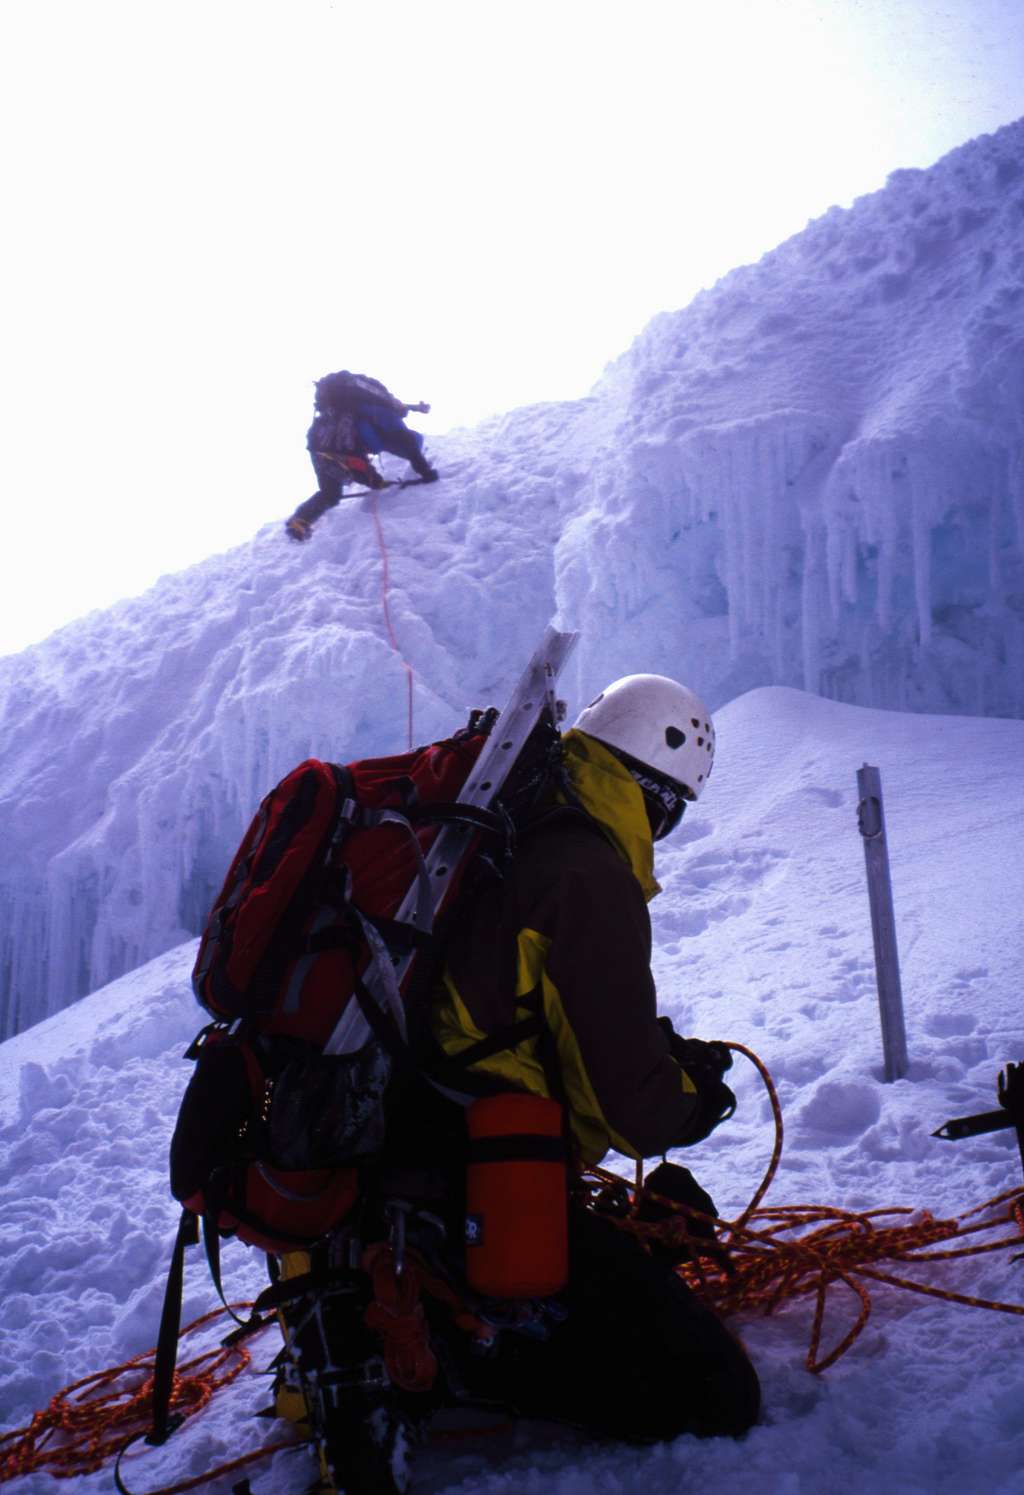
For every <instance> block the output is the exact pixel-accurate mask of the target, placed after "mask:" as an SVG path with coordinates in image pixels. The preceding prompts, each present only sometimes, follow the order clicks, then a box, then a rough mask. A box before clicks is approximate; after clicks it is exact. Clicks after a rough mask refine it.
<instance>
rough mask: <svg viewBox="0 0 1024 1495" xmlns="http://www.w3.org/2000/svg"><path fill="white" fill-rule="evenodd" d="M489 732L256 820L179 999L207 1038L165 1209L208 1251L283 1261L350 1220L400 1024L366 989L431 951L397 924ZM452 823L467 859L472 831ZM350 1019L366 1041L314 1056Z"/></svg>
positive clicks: (183, 1116)
mask: <svg viewBox="0 0 1024 1495" xmlns="http://www.w3.org/2000/svg"><path fill="white" fill-rule="evenodd" d="M490 724H491V723H490V722H489V721H486V720H481V719H479V718H478V719H476V720H474V721H473V722H471V725H470V727H469V728H467V729H466V730H465V731H464V732H462V733H459V734H458V735H456V736H455V737H452V738H449V739H447V740H446V741H443V742H436V743H431V744H430V745H429V746H427V747H423V748H418V749H417V750H416V751H414V752H411V753H405V754H402V755H400V756H397V757H392V758H373V759H364V760H362V761H360V762H356V763H350V764H347V765H346V766H344V767H341V766H339V765H337V764H333V763H322V762H319V761H318V760H316V759H309V760H307V761H306V762H305V763H301V764H300V765H299V766H298V768H295V769H293V771H292V772H291V773H290V774H288V775H287V777H286V778H284V779H282V780H281V782H280V783H279V784H278V785H277V786H276V788H274V789H273V790H271V792H270V793H269V794H268V795H267V796H266V798H265V799H264V800H263V803H262V804H261V805H260V807H259V810H258V811H257V813H256V816H255V818H254V819H253V821H252V824H251V825H250V826H249V829H248V831H247V832H246V834H245V836H244V838H243V840H242V843H241V845H240V846H239V848H238V851H237V853H236V855H235V858H234V860H233V862H232V864H231V867H230V870H229V871H228V875H227V878H226V879H225V882H224V886H223V888H222V889H221V891H220V894H219V895H218V897H217V899H216V901H215V903H214V906H213V910H212V912H211V914H210V917H209V920H208V922H207V926H206V930H205V932H204V934H203V937H202V939H201V941H200V945H199V954H198V957H197V959H196V964H195V969H194V971H193V976H192V980H193V987H194V990H195V993H196V996H197V998H198V1000H199V1001H200V1002H201V1003H202V1005H203V1006H204V1007H205V1008H206V1009H207V1011H208V1012H210V1014H211V1015H212V1016H213V1017H214V1019H215V1021H214V1022H213V1023H211V1024H210V1025H209V1026H208V1027H207V1028H205V1029H204V1030H203V1031H202V1033H201V1034H200V1035H199V1037H198V1038H197V1039H196V1041H195V1043H194V1044H193V1045H192V1047H191V1049H190V1050H189V1053H188V1056H187V1057H190V1058H193V1059H195V1060H196V1070H195V1073H194V1075H193V1077H192V1080H191V1082H190V1084H189V1087H188V1089H187V1091H186V1093H185V1098H184V1100H183V1102H182V1107H181V1112H180V1114H179V1118H178V1124H177V1127H176V1129H175V1133H174V1139H173V1141H172V1144H171V1189H172V1192H173V1193H174V1195H175V1197H176V1198H178V1199H179V1200H181V1202H182V1203H183V1204H184V1205H185V1206H186V1208H187V1209H189V1210H191V1211H192V1212H193V1213H195V1214H198V1215H204V1216H210V1217H212V1219H213V1222H214V1223H215V1224H216V1226H217V1228H218V1230H219V1231H220V1232H221V1233H225V1232H227V1231H230V1232H232V1233H236V1234H237V1235H239V1236H240V1237H241V1239H243V1240H245V1241H248V1242H249V1243H250V1244H252V1245H256V1246H259V1247H261V1248H262V1249H263V1250H266V1251H271V1252H281V1251H287V1250H291V1249H294V1248H295V1247H296V1246H298V1245H300V1244H304V1243H308V1242H309V1241H310V1240H312V1239H315V1238H316V1237H318V1236H320V1235H322V1234H323V1233H324V1232H325V1231H326V1230H328V1229H330V1228H331V1227H332V1226H334V1225H335V1224H337V1223H338V1222H339V1221H340V1220H341V1219H342V1218H343V1217H344V1215H345V1214H346V1212H347V1211H348V1209H349V1208H350V1207H351V1204H352V1203H353V1201H354V1199H355V1197H356V1188H357V1175H356V1165H357V1164H358V1163H359V1162H360V1161H362V1160H365V1159H367V1158H369V1157H372V1156H373V1154H374V1153H375V1152H376V1151H378V1150H379V1148H380V1146H381V1143H382V1142H383V1133H384V1124H385V1110H384V1102H385V1092H386V1090H387V1086H388V1083H389V1081H390V1078H391V1074H392V1069H393V1065H394V1062H395V1057H396V1053H397V1052H399V1051H400V1050H401V1049H402V1048H403V1047H407V1046H408V1030H407V1024H405V1023H403V1014H402V1013H400V1012H398V1011H397V1010H393V1011H388V1010H387V1009H386V1008H383V1009H382V1008H381V1007H379V1006H378V1005H377V1004H376V1003H375V1002H374V1000H373V998H372V996H371V995H370V994H369V992H368V990H367V986H366V982H365V977H366V975H367V971H368V969H369V968H370V967H371V966H373V965H374V963H375V962H378V963H379V962H380V961H381V960H383V961H385V962H388V963H389V964H392V965H393V962H394V958H395V953H396V952H401V951H402V950H403V947H405V948H408V947H410V946H412V945H413V944H414V943H415V944H417V945H418V946H419V948H422V949H424V950H426V949H428V948H430V946H431V943H432V942H434V941H436V936H435V935H434V934H432V933H431V932H430V931H424V933H423V938H422V939H419V937H418V934H417V931H416V929H415V927H414V926H410V925H408V924H404V923H403V924H399V922H398V921H397V920H396V914H397V913H398V910H399V906H400V904H401V902H402V899H403V896H404V895H406V893H407V891H408V889H409V887H410V884H415V883H416V881H417V878H418V877H419V876H420V875H421V872H420V869H421V867H423V866H424V865H425V860H426V857H427V855H428V853H429V851H430V848H431V846H432V844H433V842H434V841H435V840H436V839H437V837H438V834H439V832H440V830H441V828H442V826H443V825H445V824H450V823H452V819H453V817H455V816H457V815H460V813H461V812H460V810H459V809H458V808H457V806H456V799H457V795H458V793H459V790H460V789H461V788H462V786H463V784H464V783H465V781H466V778H467V777H468V775H469V772H470V770H471V768H472V767H473V765H474V763H475V762H476V760H477V758H478V757H479V755H480V751H481V748H482V747H483V745H484V743H485V742H486V740H487V728H488V727H489V726H490ZM465 813H466V814H467V815H470V814H472V819H471V820H467V821H466V824H467V826H468V827H469V829H470V831H471V837H472V840H473V841H474V842H475V841H476V840H477V839H478V837H479V830H478V828H477V827H478V825H480V824H484V825H486V824H488V821H487V820H486V819H484V817H482V816H481V814H480V812H479V811H477V812H470V811H469V810H468V808H467V809H466V811H465ZM490 823H491V824H494V825H496V824H497V821H493V822H490ZM468 849H469V848H468V846H467V850H468ZM468 860H469V858H468V856H467V857H466V858H464V859H463V865H462V866H460V867H459V869H458V875H456V876H455V877H453V878H452V879H451V881H450V882H449V884H448V888H447V898H446V905H447V904H450V903H451V902H452V901H453V899H454V897H455V895H456V893H457V891H458V884H459V878H460V875H461V872H462V871H463V870H464V865H465V863H466V862H467V861H468ZM382 945H383V946H385V947H386V948H385V952H384V953H383V954H382ZM412 969H413V967H412V963H411V962H410V964H409V967H408V971H407V973H406V980H405V982H404V983H403V985H404V986H406V987H407V986H408V985H409V984H410V982H411V974H412ZM403 995H404V993H403ZM350 1004H357V1005H358V1009H359V1010H361V1011H362V1012H363V1013H364V1015H365V1014H366V1013H367V1012H368V1013H369V1014H370V1030H371V1034H372V1039H371V1040H370V1041H367V1042H364V1043H362V1044H361V1045H360V1046H359V1047H358V1049H357V1050H356V1051H355V1052H354V1053H333V1054H331V1053H325V1052H324V1048H325V1046H326V1045H327V1044H328V1042H329V1041H330V1039H331V1036H332V1034H333V1033H334V1032H335V1030H336V1029H337V1027H338V1025H339V1021H340V1020H341V1019H342V1018H343V1017H344V1016H345V1014H346V1011H347V1009H348V1008H349V1006H350Z"/></svg>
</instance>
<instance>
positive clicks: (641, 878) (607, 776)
mask: <svg viewBox="0 0 1024 1495" xmlns="http://www.w3.org/2000/svg"><path fill="white" fill-rule="evenodd" d="M562 741H563V743H564V746H565V766H566V768H567V769H568V771H569V779H570V782H571V784H572V787H573V791H574V792H575V794H576V795H577V796H578V798H579V801H580V804H581V805H582V806H583V808H584V809H585V810H586V812H587V814H588V815H592V816H593V817H594V819H595V820H596V821H598V823H599V824H600V826H601V828H602V829H603V830H604V831H606V832H607V834H608V837H609V839H610V840H611V842H612V844H613V845H614V847H615V849H616V850H617V851H618V852H619V854H620V855H621V856H622V857H623V858H624V859H625V861H626V862H628V864H629V866H630V867H631V868H632V869H633V875H634V876H635V877H636V880H637V882H638V883H639V884H640V886H641V888H642V889H643V892H644V897H645V898H646V899H647V901H648V903H649V902H650V901H651V899H652V898H653V897H654V895H655V894H656V893H660V892H661V888H660V886H659V884H658V883H657V882H656V881H655V879H654V840H653V838H652V836H651V827H650V822H649V821H648V819H647V811H646V810H645V809H644V797H643V794H642V793H641V792H640V786H639V785H638V784H637V782H636V780H635V779H634V778H633V776H632V774H631V773H630V772H629V770H628V769H627V768H626V767H625V765H624V764H622V763H620V762H619V760H618V758H616V756H615V754H614V753H613V752H611V751H610V749H608V748H606V747H605V745H604V743H603V742H598V740H597V738H596V737H591V736H589V734H588V733H586V732H577V731H576V729H575V728H572V729H571V730H570V731H568V732H566V734H565V736H564V737H563V739H562Z"/></svg>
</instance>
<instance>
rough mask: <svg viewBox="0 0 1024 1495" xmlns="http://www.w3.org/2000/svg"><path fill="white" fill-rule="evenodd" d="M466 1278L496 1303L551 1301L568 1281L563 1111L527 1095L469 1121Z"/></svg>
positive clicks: (479, 1108) (492, 1105)
mask: <svg viewBox="0 0 1024 1495" xmlns="http://www.w3.org/2000/svg"><path fill="white" fill-rule="evenodd" d="M466 1118H467V1124H468V1127H469V1170H468V1176H467V1180H466V1277H467V1280H468V1282H469V1285H470V1287H472V1288H473V1289H474V1290H475V1291H476V1292H478V1293H483V1294H485V1295H486V1296H487V1297H491V1298H545V1297H548V1296H549V1295H550V1294H551V1293H557V1292H560V1291H561V1289H562V1288H563V1287H564V1286H565V1284H566V1282H567V1281H568V1277H569V1221H568V1179H567V1166H566V1164H567V1155H566V1143H565V1136H564V1130H563V1125H562V1107H561V1106H560V1105H559V1104H558V1102H557V1101H553V1100H546V1099H545V1098H544V1097H543V1096H541V1095H527V1094H525V1093H523V1092H521V1091H515V1092H510V1093H509V1094H507V1095H489V1096H485V1097H484V1098H483V1099H481V1100H476V1101H474V1102H473V1104H472V1105H471V1106H470V1107H469V1110H468V1111H467V1113H466Z"/></svg>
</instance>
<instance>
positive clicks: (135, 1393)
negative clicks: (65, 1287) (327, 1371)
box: [0, 1303, 295, 1495]
mask: <svg viewBox="0 0 1024 1495" xmlns="http://www.w3.org/2000/svg"><path fill="white" fill-rule="evenodd" d="M233 1306H234V1307H235V1308H240V1307H242V1306H245V1307H249V1306H250V1305H248V1304H246V1305H241V1304H237V1303H236V1304H234V1305H233ZM226 1311H227V1310H226V1309H224V1308H215V1309H214V1310H213V1311H212V1312H211V1313H207V1314H204V1315H203V1317H202V1318H198V1319H195V1320H194V1322H193V1323H191V1324H188V1325H187V1326H186V1327H185V1328H184V1329H183V1330H182V1331H181V1337H182V1339H184V1338H186V1337H187V1336H188V1335H190V1334H193V1333H195V1332H196V1331H197V1330H199V1329H201V1328H203V1327H204V1325H206V1324H207V1323H209V1322H210V1321H211V1320H213V1319H215V1318H217V1317H218V1316H219V1315H220V1314H223V1313H225V1312H226ZM155 1357H156V1351H155V1350H147V1351H146V1353H145V1354H143V1355H136V1356H135V1358H134V1359H133V1360H128V1361H126V1362H125V1364H124V1365H119V1366H116V1367H114V1368H113V1369H111V1370H102V1371H97V1372H96V1373H95V1374H94V1375H91V1376H85V1377H84V1378H83V1379H82V1380H81V1381H76V1382H75V1383H74V1384H73V1385H71V1386H65V1387H64V1389H63V1390H62V1391H58V1392H57V1394H56V1396H54V1397H53V1398H52V1399H51V1401H50V1404H49V1406H47V1407H46V1408H45V1410H44V1411H42V1412H37V1413H36V1414H35V1416H34V1417H33V1418H32V1421H31V1422H30V1423H29V1425H28V1427H24V1428H15V1429H14V1430H13V1431H12V1432H9V1433H3V1434H0V1483H4V1482H5V1481H7V1480H9V1479H17V1477H18V1476H19V1475H22V1474H30V1473H34V1472H36V1471H39V1470H42V1471H44V1472H45V1473H47V1474H51V1475H53V1476H54V1477H55V1478H57V1479H74V1478H75V1477H77V1476H79V1475H84V1474H92V1473H94V1472H95V1471H96V1470H97V1469H100V1468H102V1466H103V1465H104V1464H106V1463H108V1462H109V1461H110V1460H111V1459H113V1458H115V1457H116V1456H117V1455H118V1453H119V1452H120V1451H121V1449H123V1448H124V1447H125V1445H126V1444H127V1443H129V1442H131V1441H132V1440H133V1439H135V1438H139V1437H142V1436H143V1435H144V1434H145V1433H148V1431H149V1429H150V1426H151V1424H152V1420H153V1366H154V1361H155ZM250 1358H251V1357H250V1354H249V1351H248V1350H247V1349H246V1347H245V1345H243V1344H230V1345H218V1346H216V1347H215V1348H213V1349H210V1350H205V1351H203V1352H202V1353H201V1354H199V1355H196V1356H195V1357H194V1358H193V1359H191V1360H188V1361H185V1362H184V1363H182V1364H181V1365H179V1367H178V1369H177V1371H176V1373H175V1376H174V1389H173V1391H172V1393H171V1410H172V1412H177V1413H179V1414H180V1415H182V1416H184V1417H192V1416H194V1415H195V1413H197V1412H201V1411H202V1409H203V1408H204V1407H205V1406H206V1405H207V1403H208V1402H209V1401H210V1399H211V1397H212V1396H213V1395H214V1394H215V1393H216V1392H217V1391H219V1390H220V1389H221V1388H222V1387H223V1386H229V1385H230V1384H231V1382H232V1381H234V1380H235V1379H236V1378H237V1377H238V1376H239V1375H241V1373H242V1371H243V1370H245V1368H246V1366H247V1365H248V1364H249V1361H250ZM294 1446H295V1444H294V1441H293V1440H292V1441H288V1442H282V1443H274V1444H269V1445H264V1446H263V1447H262V1448H258V1449H255V1450H254V1451H253V1452H252V1453H248V1454H244V1455H242V1457H241V1458H238V1459H233V1460H232V1461H231V1462H230V1463H228V1464H223V1465H221V1466H220V1468H218V1469H216V1470H212V1471H210V1472H209V1473H207V1474H202V1475H198V1476H197V1477H196V1478H194V1479H188V1480H182V1481H181V1482H180V1483H178V1484H175V1485H168V1486H166V1487H164V1489H163V1490H162V1491H160V1492H159V1495H177V1492H179V1491H183V1490H191V1489H194V1488H195V1487H196V1486H197V1485H202V1484H205V1483H206V1482H207V1480H210V1479H213V1478H215V1477H216V1476H217V1475H220V1474H227V1473H230V1472H231V1471H233V1470H235V1469H240V1468H241V1467H242V1466H243V1465H244V1464H248V1463H251V1462H252V1461H253V1460H255V1459H263V1458H266V1457H268V1456H269V1455H270V1454H271V1453H276V1452H277V1451H278V1450H279V1449H282V1448H292V1447H294Z"/></svg>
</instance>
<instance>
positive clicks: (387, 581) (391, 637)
mask: <svg viewBox="0 0 1024 1495" xmlns="http://www.w3.org/2000/svg"><path fill="white" fill-rule="evenodd" d="M370 509H371V511H372V513H373V523H374V526H375V528H376V530H377V544H378V545H379V547H380V559H381V567H382V576H381V602H382V604H383V608H384V626H385V628H386V630H387V635H388V642H389V643H390V645H391V647H392V649H394V651H395V653H396V654H397V655H398V658H399V660H400V661H401V664H402V668H403V669H404V670H405V673H406V680H407V684H408V708H407V715H408V731H409V751H410V752H412V749H413V747H414V745H415V743H414V739H413V718H412V702H413V684H414V682H415V676H414V675H413V672H412V666H411V665H410V664H409V663H408V662H407V661H406V659H405V657H404V655H403V654H402V651H401V649H400V648H399V647H398V639H397V638H396V637H395V630H394V628H393V627H392V624H391V608H390V606H389V601H388V598H389V594H390V591H391V568H390V565H389V563H388V548H387V546H386V545H385V543H384V528H383V526H382V524H381V522H380V511H379V509H378V507H377V493H376V490H375V491H374V492H373V493H372V494H371V496H370Z"/></svg>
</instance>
